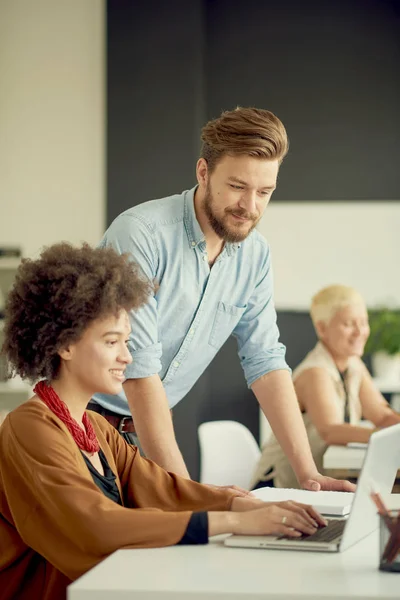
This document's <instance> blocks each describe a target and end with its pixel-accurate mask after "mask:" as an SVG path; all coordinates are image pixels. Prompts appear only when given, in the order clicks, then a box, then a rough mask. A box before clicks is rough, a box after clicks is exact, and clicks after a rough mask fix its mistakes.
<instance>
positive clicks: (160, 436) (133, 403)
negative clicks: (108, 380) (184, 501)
mask: <svg viewBox="0 0 400 600" xmlns="http://www.w3.org/2000/svg"><path fill="white" fill-rule="evenodd" d="M124 391H125V394H126V397H127V399H128V404H129V408H130V410H131V413H132V417H133V421H134V424H135V429H136V432H137V435H138V438H139V440H140V444H141V446H142V448H143V451H144V453H145V455H146V457H147V458H150V459H151V460H153V461H154V462H156V463H157V464H158V465H160V467H163V469H165V470H166V471H171V472H172V473H176V474H177V475H180V476H181V477H185V478H187V479H190V475H189V473H188V470H187V468H186V465H185V462H184V460H183V457H182V454H181V452H180V450H179V448H178V444H177V443H176V439H175V432H174V427H173V424H172V419H171V414H170V411H169V407H168V402H167V397H166V395H165V391H164V387H163V385H162V383H161V380H160V378H159V376H158V375H153V376H152V377H146V378H145V379H129V380H127V381H126V382H125V383H124Z"/></svg>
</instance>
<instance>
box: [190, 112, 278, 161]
mask: <svg viewBox="0 0 400 600" xmlns="http://www.w3.org/2000/svg"><path fill="white" fill-rule="evenodd" d="M201 139H202V142H203V146H202V150H201V158H204V159H205V160H206V161H207V165H208V170H209V172H210V173H211V172H212V171H213V170H214V169H215V167H216V165H217V163H218V162H219V161H220V160H221V158H223V156H225V155H230V156H239V155H247V156H253V157H255V158H260V159H265V160H278V161H279V162H280V163H281V162H282V160H283V159H284V157H285V156H286V154H287V151H288V148H289V141H288V138H287V134H286V130H285V127H284V126H283V123H282V121H280V120H279V119H278V117H276V116H275V115H274V114H273V113H272V112H270V111H269V110H264V109H261V108H241V107H237V108H235V109H234V110H230V111H225V112H223V113H222V114H221V116H220V117H218V119H214V120H212V121H209V122H208V123H207V124H206V125H205V126H204V127H203V130H202V133H201Z"/></svg>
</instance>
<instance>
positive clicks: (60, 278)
mask: <svg viewBox="0 0 400 600" xmlns="http://www.w3.org/2000/svg"><path fill="white" fill-rule="evenodd" d="M153 290H154V288H153V285H152V283H151V282H150V281H149V280H148V279H146V278H145V277H144V276H143V275H142V274H141V272H140V270H139V267H138V265H136V263H134V262H129V260H128V257H127V255H119V254H117V253H116V252H115V251H114V250H113V249H112V248H91V247H90V246H89V245H88V244H83V245H82V246H81V247H79V248H76V247H73V246H72V245H70V244H68V243H66V242H63V243H59V244H54V245H52V246H49V247H48V248H45V249H44V250H43V252H42V253H41V255H40V258H39V259H37V260H30V259H24V260H22V263H21V265H20V266H19V268H18V270H17V274H16V279H15V283H14V286H13V288H12V289H11V291H10V293H9V295H8V298H7V302H6V311H5V325H4V344H3V347H2V352H3V353H4V354H5V356H6V360H7V362H8V367H9V376H10V377H11V376H13V375H15V374H18V375H20V376H21V377H22V378H24V379H28V380H30V381H32V382H33V381H37V380H38V379H41V378H46V379H48V380H51V379H54V377H55V376H56V375H57V372H58V369H59V366H60V360H61V359H60V356H59V355H58V351H59V350H60V349H61V348H63V347H65V346H67V345H68V344H70V343H74V342H76V341H77V340H79V338H80V337H81V336H82V335H83V333H84V331H85V329H86V328H87V327H88V325H90V323H92V322H93V321H94V320H96V319H99V318H104V317H107V316H110V315H118V313H119V311H120V310H121V309H125V310H127V311H129V310H132V309H133V310H135V309H137V308H139V307H140V306H141V305H142V304H144V303H145V302H146V300H147V298H148V296H149V295H150V294H151V293H152V292H153Z"/></svg>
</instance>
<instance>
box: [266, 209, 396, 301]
mask: <svg viewBox="0 0 400 600" xmlns="http://www.w3.org/2000/svg"><path fill="white" fill-rule="evenodd" d="M259 230H260V232H261V233H262V234H263V235H265V236H266V238H267V239H268V241H269V242H270V245H271V249H272V261H273V269H274V280H275V303H276V307H277V308H279V309H305V310H307V309H308V307H309V305H310V299H311V297H312V295H313V294H315V292H317V291H318V289H320V288H321V287H323V286H325V285H329V284H332V283H343V284H347V285H352V286H354V287H356V288H357V289H358V290H359V291H360V292H361V294H362V295H363V296H364V298H365V299H366V302H367V304H368V306H370V307H372V306H375V305H377V304H382V303H388V302H389V303H390V304H397V305H400V267H399V258H400V201H399V202H384V201H377V202H350V201H349V202H346V203H343V202H306V203H303V202H287V203H285V202H276V203H274V200H273V199H272V201H271V204H270V206H268V208H267V210H266V212H265V215H264V217H263V220H262V222H261V224H260V226H259Z"/></svg>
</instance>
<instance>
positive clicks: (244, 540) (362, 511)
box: [224, 424, 400, 552]
mask: <svg viewBox="0 0 400 600" xmlns="http://www.w3.org/2000/svg"><path fill="white" fill-rule="evenodd" d="M399 464H400V424H399V425H393V426H392V427H387V428H386V429H382V431H377V432H376V433H373V434H372V435H371V438H370V441H369V444H368V448H367V451H366V453H365V458H364V463H363V466H362V469H361V473H360V477H359V479H358V485H357V490H356V492H355V494H354V499H353V502H352V505H351V509H350V514H349V516H348V518H347V519H346V518H344V519H343V518H341V519H330V520H328V521H329V522H328V526H327V527H323V528H321V529H318V531H317V532H316V533H314V534H312V535H304V536H302V537H301V538H288V537H286V536H273V535H266V536H251V535H231V536H229V537H227V538H226V539H225V542H224V543H225V545H226V546H237V547H240V548H270V549H275V550H278V549H279V550H312V551H316V552H341V551H343V550H346V549H347V548H349V547H350V546H352V545H353V544H355V543H356V542H358V541H360V540H362V539H363V538H364V537H366V536H367V535H369V534H370V533H371V532H372V531H374V530H375V529H376V528H377V527H378V523H379V521H378V516H377V514H376V508H375V505H374V503H373V502H372V500H371V498H370V493H371V491H372V489H374V490H375V491H379V492H380V493H381V494H383V495H385V494H390V492H391V491H392V487H393V483H394V481H395V478H396V473H397V468H398V466H399ZM310 493H311V494H318V492H310ZM288 499H289V498H288ZM290 499H293V495H292V497H291V498H290Z"/></svg>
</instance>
